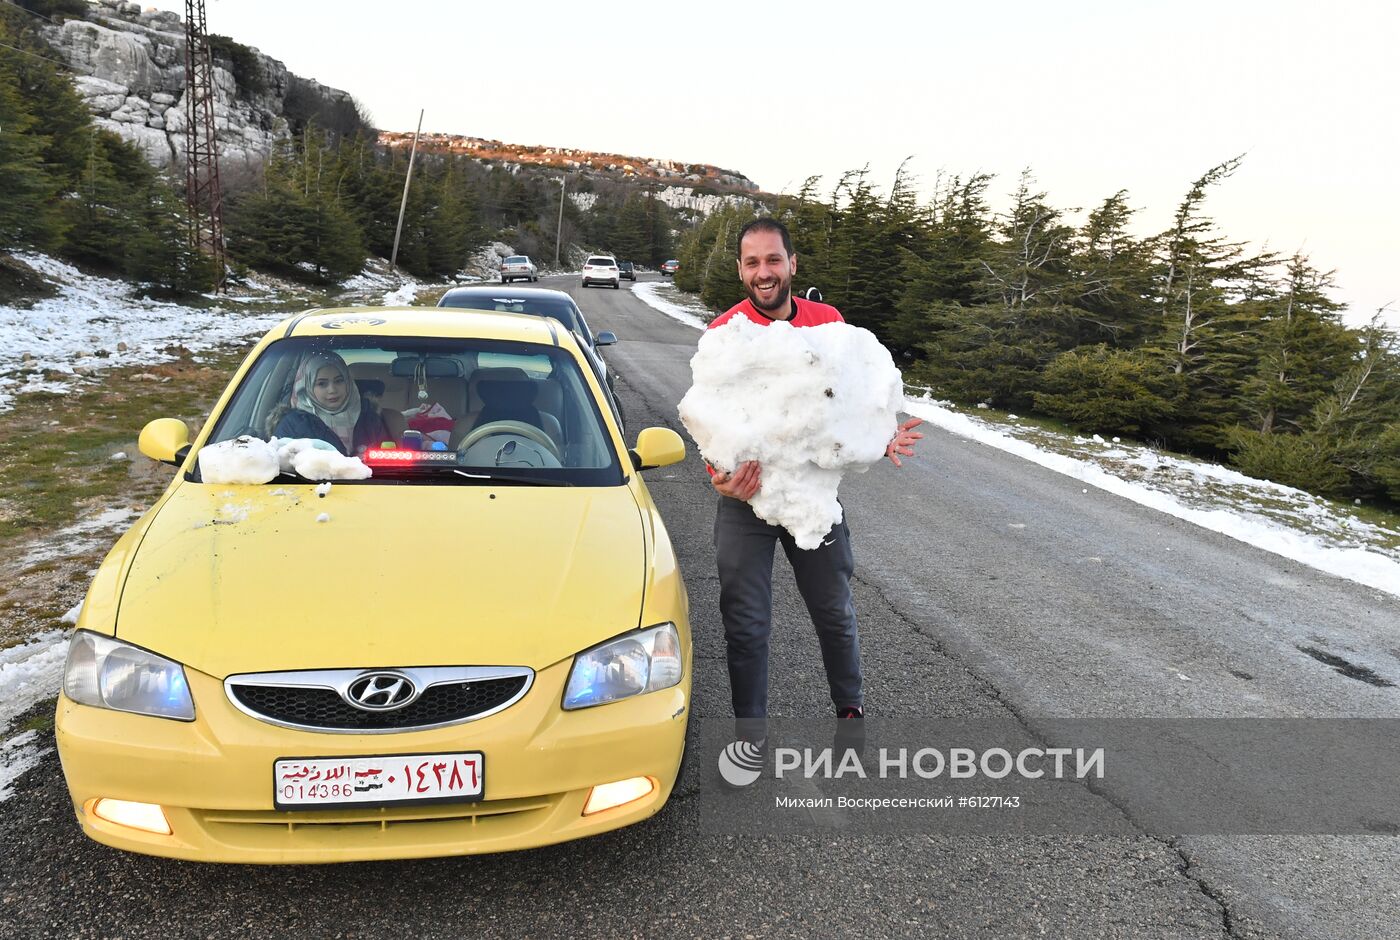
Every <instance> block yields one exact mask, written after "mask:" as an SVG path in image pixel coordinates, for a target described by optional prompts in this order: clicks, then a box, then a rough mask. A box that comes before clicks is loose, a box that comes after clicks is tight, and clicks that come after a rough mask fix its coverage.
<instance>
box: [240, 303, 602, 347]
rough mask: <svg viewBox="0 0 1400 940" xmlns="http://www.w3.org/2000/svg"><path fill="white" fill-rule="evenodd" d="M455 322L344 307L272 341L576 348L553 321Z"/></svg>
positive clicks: (297, 323)
mask: <svg viewBox="0 0 1400 940" xmlns="http://www.w3.org/2000/svg"><path fill="white" fill-rule="evenodd" d="M471 314H472V315H471V316H465V317H464V316H456V315H454V314H453V313H452V312H451V309H450V308H441V307H339V308H335V309H328V310H321V309H313V310H308V311H306V312H305V313H300V314H298V315H296V316H294V317H289V318H288V319H286V320H283V321H282V322H281V323H279V324H277V325H276V326H274V327H273V328H272V329H271V330H270V331H269V332H268V337H269V338H273V339H284V338H286V337H291V336H297V337H307V336H425V337H450V338H454V339H455V338H469V339H498V340H510V341H514V342H523V343H538V344H540V345H545V346H562V345H574V343H573V338H572V336H571V335H570V333H569V331H568V330H567V329H561V328H559V327H558V326H557V325H556V324H555V321H554V320H552V319H550V318H548V317H539V316H535V315H533V314H525V313H500V312H497V311H493V310H473V311H471Z"/></svg>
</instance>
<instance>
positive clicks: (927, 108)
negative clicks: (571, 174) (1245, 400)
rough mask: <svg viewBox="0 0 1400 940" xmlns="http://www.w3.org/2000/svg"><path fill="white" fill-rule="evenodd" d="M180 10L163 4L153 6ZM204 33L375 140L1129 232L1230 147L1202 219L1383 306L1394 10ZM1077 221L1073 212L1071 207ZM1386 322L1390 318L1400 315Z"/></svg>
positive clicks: (693, 8) (308, 3) (358, 24)
mask: <svg viewBox="0 0 1400 940" xmlns="http://www.w3.org/2000/svg"><path fill="white" fill-rule="evenodd" d="M155 5H156V6H157V7H160V8H162V9H173V10H176V11H179V12H183V3H179V2H173V0H159V2H157V3H156V4H155ZM207 11H208V18H209V29H210V31H211V32H215V33H223V34H225V35H229V36H232V37H233V38H235V39H237V40H238V41H240V42H243V43H245V44H247V45H250V46H256V47H258V48H259V49H261V50H262V51H263V52H265V53H267V54H269V55H271V56H273V57H275V58H278V59H281V60H283V61H284V62H286V63H287V66H288V67H289V68H291V69H292V71H294V72H296V73H297V74H300V75H303V76H306V77H309V78H315V79H317V80H319V81H321V82H323V83H325V84H327V85H331V86H333V87H337V88H343V89H345V90H347V91H349V92H351V93H352V94H353V95H354V96H355V97H356V98H357V99H358V100H359V101H360V102H361V103H362V104H363V105H364V106H365V107H366V108H367V109H368V111H369V112H370V114H371V116H372V118H373V120H374V122H375V124H376V125H378V126H379V127H381V128H384V129H388V130H406V131H412V130H413V126H414V123H415V122H416V120H417V116H418V109H419V108H423V109H425V110H426V115H425V117H424V121H423V126H424V130H432V131H442V132H447V133H459V134H471V135H475V136H479V137H489V138H498V139H501V140H504V141H508V142H511V143H521V144H547V145H559V146H567V147H582V148H587V149H591V150H602V151H611V152H616V153H623V154H628V155H636V156H647V157H662V158H670V159H675V160H681V161H686V162H697V163H713V164H716V165H718V166H721V167H724V168H727V169H734V170H738V171H739V172H742V173H744V174H745V175H747V176H749V177H750V178H751V179H753V180H754V181H755V182H757V183H758V184H759V185H760V186H761V187H762V188H764V189H765V190H768V191H772V192H782V191H784V190H795V189H796V188H797V187H799V186H800V185H801V183H802V181H803V179H805V178H806V177H808V176H811V175H820V176H823V177H824V178H825V183H826V184H827V185H828V186H829V185H831V184H833V183H834V182H835V180H836V178H837V177H838V176H839V175H840V173H841V172H842V171H844V170H847V169H853V168H859V167H861V166H865V165H867V164H868V165H869V167H870V172H871V176H872V178H873V179H874V180H875V181H877V182H878V183H880V184H881V186H882V187H887V186H888V182H889V180H890V179H891V178H892V177H893V175H894V172H895V169H896V168H897V167H898V165H899V163H900V162H901V161H902V160H903V159H904V158H905V157H909V156H912V157H913V158H914V159H913V161H912V163H911V167H912V168H913V170H914V171H915V172H916V174H917V175H918V176H919V178H920V179H921V181H922V188H923V189H924V190H925V191H929V190H931V189H932V186H933V183H934V178H935V176H936V174H937V173H938V171H939V170H940V169H941V170H944V171H945V172H948V173H956V174H961V175H964V176H965V175H967V174H970V173H973V172H977V171H984V172H990V173H995V174H997V180H996V181H995V183H994V185H993V191H994V192H995V193H996V194H997V196H998V198H997V200H996V204H997V205H998V206H1002V205H1004V202H1005V194H1006V193H1007V192H1009V190H1010V189H1011V187H1013V186H1014V185H1015V180H1016V176H1017V174H1018V173H1019V172H1020V171H1021V169H1022V168H1024V167H1027V166H1029V167H1031V168H1032V169H1033V170H1034V172H1035V175H1036V177H1037V179H1038V181H1039V184H1040V186H1041V188H1043V189H1044V190H1045V191H1046V192H1048V193H1049V196H1050V201H1051V204H1052V205H1055V206H1057V207H1064V208H1067V209H1068V208H1074V207H1086V208H1092V207H1093V206H1094V205H1096V204H1097V203H1099V202H1100V201H1102V200H1103V198H1104V197H1106V196H1108V195H1111V194H1112V193H1113V192H1115V191H1117V190H1119V189H1126V190H1127V191H1128V194H1129V198H1130V200H1131V202H1132V204H1133V205H1135V206H1137V207H1139V208H1140V209H1141V210H1142V211H1141V212H1140V213H1139V215H1138V217H1137V226H1136V227H1137V229H1138V231H1139V232H1140V233H1142V234H1147V233H1150V232H1155V231H1159V230H1161V229H1162V228H1165V227H1166V225H1167V223H1168V221H1169V218H1170V215H1171V212H1172V210H1173V209H1174V208H1175V206H1176V204H1177V202H1178V201H1179V200H1180V198H1181V196H1182V194H1183V193H1184V192H1185V190H1186V188H1187V186H1188V185H1189V184H1190V182H1191V181H1192V180H1193V179H1195V178H1196V177H1198V176H1200V175H1201V173H1202V172H1204V171H1205V170H1206V169H1208V168H1209V167H1211V166H1213V165H1215V164H1217V163H1219V162H1221V161H1222V160H1224V159H1227V158H1229V157H1231V156H1234V155H1236V154H1239V153H1244V152H1247V156H1246V158H1245V162H1244V165H1243V167H1242V168H1241V169H1240V170H1239V171H1238V172H1237V173H1236V174H1235V176H1234V177H1233V178H1232V179H1230V180H1229V181H1228V182H1226V183H1225V184H1224V185H1223V186H1222V187H1221V188H1219V189H1218V190H1217V191H1216V192H1214V193H1213V194H1212V195H1211V197H1210V201H1209V202H1208V204H1207V209H1208V212H1209V213H1210V214H1211V215H1213V216H1214V217H1215V218H1216V219H1217V220H1218V221H1219V223H1220V226H1221V228H1222V229H1223V231H1224V232H1225V233H1226V234H1227V235H1229V236H1230V237H1232V238H1237V239H1242V240H1247V241H1249V242H1251V243H1254V244H1255V245H1258V246H1263V245H1265V244H1267V246H1268V247H1270V248H1272V249H1274V250H1277V251H1280V252H1283V253H1286V254H1287V253H1292V252H1293V251H1296V250H1298V249H1302V250H1304V251H1305V252H1307V253H1308V254H1309V255H1311V257H1312V259H1313V262H1314V263H1315V264H1316V265H1317V266H1319V267H1321V268H1324V269H1328V268H1335V269H1336V271H1337V275H1336V276H1337V282H1338V284H1339V285H1340V287H1341V288H1342V289H1341V290H1340V291H1339V293H1338V297H1339V299H1341V300H1343V301H1345V302H1346V303H1348V304H1349V305H1351V307H1352V312H1351V314H1350V315H1349V317H1348V319H1349V320H1350V321H1353V322H1355V321H1358V320H1361V319H1365V318H1366V317H1367V316H1369V314H1370V313H1371V312H1372V311H1374V310H1375V309H1376V308H1377V307H1380V306H1381V305H1383V304H1386V303H1388V302H1390V301H1392V300H1395V301H1397V303H1396V307H1398V308H1400V270H1398V269H1397V265H1396V263H1395V260H1394V258H1395V255H1396V253H1397V251H1398V250H1400V238H1397V236H1396V225H1397V221H1400V183H1397V176H1396V166H1395V164H1396V161H1397V158H1398V157H1400V152H1398V149H1400V148H1397V143H1400V130H1398V129H1397V127H1398V125H1397V118H1396V113H1397V110H1396V105H1397V101H1398V100H1400V65H1397V58H1396V51H1395V44H1396V39H1397V37H1400V5H1396V4H1390V3H1382V2H1379V0H1377V2H1367V3H1361V2H1349V0H1342V2H1329V3H1322V2H1317V0H1309V2H1300V0H1282V2H1280V0H1273V2H1268V3H1264V2H1236V0H1227V2H1220V0H1214V2H1200V0H1178V2H1172V3H1166V2H1134V3H1124V2H1121V0H1116V2H1078V0H1069V2H1060V3H1047V2H1044V0H1040V2H996V3H985V4H971V3H965V4H956V5H954V4H926V5H922V6H921V7H920V8H917V9H911V8H910V6H909V5H907V4H894V3H885V2H879V0H874V2H849V0H848V2H844V3H839V4H830V3H817V2H808V3H801V4H796V3H794V4H791V5H785V4H778V3H755V2H745V3H729V2H716V0H710V2H705V3H701V2H693V0H692V2H667V3H660V4H650V3H644V4H590V3H578V2H572V3H551V2H530V3H501V4H490V5H487V4H478V3H461V2H457V3H446V2H429V0H398V2H395V3H385V2H382V0H380V2H364V0H334V2H332V0H297V2H295V3H289V2H286V0H281V2H272V0H209V3H208V6H207ZM1074 218H1076V219H1077V218H1080V216H1075V217H1074ZM1389 320H1390V322H1391V323H1392V324H1394V325H1396V326H1400V311H1397V312H1396V313H1393V314H1392V315H1391V316H1390V318H1389Z"/></svg>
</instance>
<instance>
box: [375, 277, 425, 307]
mask: <svg viewBox="0 0 1400 940" xmlns="http://www.w3.org/2000/svg"><path fill="white" fill-rule="evenodd" d="M418 287H419V285H418V284H415V283H413V282H411V281H410V282H409V283H407V284H404V285H403V286H401V287H399V288H398V289H396V290H391V291H387V292H385V294H384V300H383V304H384V306H386V307H407V306H408V305H410V304H412V303H413V298H414V296H415V295H417V293H418Z"/></svg>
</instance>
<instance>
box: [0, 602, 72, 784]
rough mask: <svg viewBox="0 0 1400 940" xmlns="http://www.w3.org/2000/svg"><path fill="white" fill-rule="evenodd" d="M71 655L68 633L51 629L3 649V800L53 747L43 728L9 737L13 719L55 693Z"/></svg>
mask: <svg viewBox="0 0 1400 940" xmlns="http://www.w3.org/2000/svg"><path fill="white" fill-rule="evenodd" d="M67 658H68V635H67V633H65V632H64V631H62V630H51V631H49V632H47V633H41V634H40V635H38V636H36V637H34V638H33V639H31V640H29V642H27V643H22V644H20V645H19V646H12V647H10V648H9V649H4V650H0V803H3V802H4V801H5V800H7V799H9V798H10V796H11V795H12V793H13V791H12V790H11V787H10V785H11V784H13V783H14V781H15V780H16V779H18V778H19V776H20V774H22V773H24V772H25V771H27V770H29V769H30V768H31V767H33V766H34V765H35V764H37V763H38V762H39V760H40V758H42V757H43V756H44V755H45V754H47V753H48V752H49V750H50V749H49V748H47V747H44V746H42V745H41V744H40V736H39V732H38V731H35V730H32V729H31V730H29V731H22V732H20V733H19V734H17V735H14V736H13V737H8V735H9V731H10V725H11V723H12V722H13V721H14V720H15V719H16V718H17V717H19V716H20V715H22V714H24V713H25V712H27V711H29V709H31V708H33V707H34V704H35V703H36V702H41V701H43V700H44V699H46V698H48V697H49V696H51V695H56V694H58V688H59V685H60V684H61V683H62V682H63V663H64V660H66V659H67Z"/></svg>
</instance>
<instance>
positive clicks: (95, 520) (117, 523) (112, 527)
mask: <svg viewBox="0 0 1400 940" xmlns="http://www.w3.org/2000/svg"><path fill="white" fill-rule="evenodd" d="M139 515H140V513H138V512H135V511H134V510H131V509H127V508H125V507H120V506H115V507H112V508H111V509H104V510H103V511H102V512H100V513H98V514H97V515H95V516H93V517H92V518H91V519H83V520H80V521H78V522H75V523H73V524H72V525H70V526H65V527H64V528H62V529H59V530H58V531H57V532H54V533H53V534H52V535H50V536H48V537H46V538H44V539H43V540H41V541H38V542H35V543H34V544H33V545H31V546H30V547H29V550H28V551H27V552H25V554H24V555H23V557H21V558H20V559H19V562H18V565H17V569H18V570H21V571H22V570H24V569H25V568H29V567H32V566H33V565H37V564H40V563H41V562H45V561H53V560H54V559H55V558H64V557H70V556H73V555H82V554H85V553H86V552H89V551H91V550H92V549H95V548H99V547H101V546H103V545H108V544H111V542H112V541H113V540H115V539H116V537H117V536H118V535H120V534H121V533H122V532H125V531H126V528H127V526H129V525H130V524H131V523H132V521H133V520H135V519H136V517H137V516H139Z"/></svg>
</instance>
